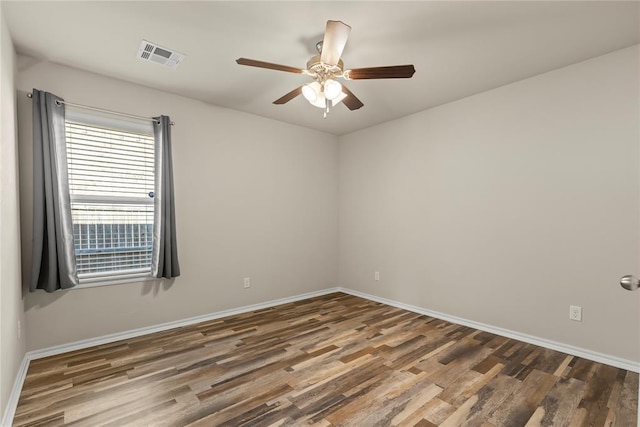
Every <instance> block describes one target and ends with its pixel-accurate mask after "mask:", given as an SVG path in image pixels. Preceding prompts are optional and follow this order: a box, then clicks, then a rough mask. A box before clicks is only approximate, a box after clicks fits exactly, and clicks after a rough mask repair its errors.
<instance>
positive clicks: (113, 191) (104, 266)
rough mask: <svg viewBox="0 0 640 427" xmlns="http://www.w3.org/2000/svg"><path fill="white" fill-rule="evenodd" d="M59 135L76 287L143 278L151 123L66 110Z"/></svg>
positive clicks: (149, 220) (150, 225) (147, 261)
mask: <svg viewBox="0 0 640 427" xmlns="http://www.w3.org/2000/svg"><path fill="white" fill-rule="evenodd" d="M65 135H66V147H67V168H68V180H69V194H70V200H71V220H72V224H73V237H74V250H75V258H76V268H77V272H78V279H79V281H80V283H90V282H96V281H104V280H111V279H120V278H129V277H137V276H149V275H150V274H151V263H152V252H153V230H154V196H155V194H154V187H155V163H154V159H155V143H154V136H153V127H152V124H151V122H150V123H148V124H147V123H131V122H128V121H125V120H120V119H113V118H111V117H104V116H99V115H94V114H87V113H84V112H75V111H73V110H71V109H67V115H66V119H65Z"/></svg>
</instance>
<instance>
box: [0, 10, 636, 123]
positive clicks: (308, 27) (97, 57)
mask: <svg viewBox="0 0 640 427" xmlns="http://www.w3.org/2000/svg"><path fill="white" fill-rule="evenodd" d="M2 7H3V11H4V13H3V14H4V15H5V18H6V21H7V23H8V25H9V29H10V31H11V34H12V37H13V40H14V43H15V45H16V50H17V51H18V53H21V54H25V55H30V56H33V57H36V58H39V59H43V60H48V61H52V62H56V63H60V64H65V65H69V66H72V67H77V68H81V69H84V70H88V71H93V72H96V73H100V74H104V75H107V76H112V77H116V78H119V79H123V80H127V81H130V82H134V83H138V84H142V85H145V86H150V87H154V88H158V89H161V90H164V91H168V92H172V93H177V94H181V95H184V96H188V97H191V98H195V99H199V100H202V101H204V102H207V103H210V104H214V105H218V106H222V107H227V108H232V109H235V110H240V111H245V112H248V113H253V114H258V115H260V116H264V117H270V118H273V119H276V120H282V121H285V122H289V123H294V124H297V125H300V126H305V127H309V128H313V129H318V130H321V131H325V132H330V133H333V134H337V135H341V134H345V133H348V132H352V131H355V130H358V129H362V128H365V127H368V126H372V125H375V124H378V123H382V122H385V121H388V120H392V119H395V118H398V117H401V116H405V115H408V114H412V113H415V112H418V111H421V110H424V109H427V108H430V107H434V106H436V105H440V104H444V103H447V102H451V101H454V100H457V99H460V98H464V97H466V96H469V95H472V94H475V93H479V92H483V91H486V90H489V89H492V88H495V87H498V86H502V85H505V84H508V83H511V82H514V81H517V80H521V79H523V78H526V77H530V76H533V75H536V74H540V73H543V72H546V71H549V70H553V69H556V68H559V67H563V66H566V65H569V64H573V63H576V62H579V61H582V60H585V59H588V58H592V57H595V56H598V55H602V54H604V53H607V52H611V51H614V50H617V49H621V48H624V47H627V46H631V45H634V44H637V43H640V3H639V2H635V1H632V2H614V1H586V2H580V1H568V2H556V1H535V2H522V1H505V2H493V1H487V2H485V1H470V2H462V1H446V2H445V1H442V2H436V1H425V2H416V1H412V2H398V1H389V2H362V1H357V2H338V1H330V2H304V1H300V2H271V1H258V2H244V1H229V2H220V1H193V2H192V1H159V2H155V1H138V2H133V1H126V2H125V1H102V2H100V1H70V2H60V1H44V2H36V1H2ZM328 19H332V20H341V21H343V22H345V23H347V24H349V25H351V27H352V31H351V36H350V38H349V41H348V43H347V46H346V48H345V50H344V53H343V55H342V59H343V60H344V62H345V68H359V67H370V66H382V65H403V64H414V65H415V68H416V74H415V75H414V77H413V78H412V79H394V80H359V81H351V82H348V83H347V85H348V87H349V88H350V89H351V91H352V92H354V93H355V95H356V96H357V97H358V98H360V100H362V102H364V107H363V108H361V109H360V110H357V111H349V110H348V109H347V108H346V107H344V106H342V105H340V106H337V107H336V108H335V109H333V110H332V111H331V113H330V114H329V116H328V117H327V118H326V119H323V118H322V110H321V109H318V108H316V107H312V106H311V105H309V104H308V103H307V102H306V101H305V100H304V98H303V97H301V96H300V97H298V98H296V99H294V100H293V101H291V102H289V103H288V104H286V105H274V104H272V102H273V101H274V100H275V99H277V98H279V97H280V96H282V95H284V94H285V93H287V92H289V91H290V90H292V89H294V88H296V87H297V86H300V85H301V84H303V83H305V82H307V81H309V79H310V78H309V77H306V76H303V75H296V74H291V73H284V72H279V71H272V70H266V69H258V68H253V67H245V66H240V65H237V64H236V63H235V59H237V58H239V57H247V58H252V59H258V60H263V61H268V62H275V63H278V64H284V65H290V66H294V67H300V68H304V67H305V64H306V61H307V60H308V59H309V58H310V57H311V56H312V55H314V54H315V44H316V42H317V41H319V40H321V39H322V34H323V32H324V27H325V24H326V21H327V20H328ZM142 39H147V40H149V41H151V42H155V43H158V44H159V45H162V46H165V47H168V48H171V49H175V50H177V51H179V52H183V53H186V54H187V58H186V60H185V61H184V62H183V63H182V65H181V66H180V67H179V68H178V69H177V70H175V71H174V70H170V69H166V68H163V67H161V66H158V65H156V64H153V63H149V62H143V61H141V60H139V59H137V58H136V53H137V50H138V46H139V45H140V41H141V40H142Z"/></svg>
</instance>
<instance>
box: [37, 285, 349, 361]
mask: <svg viewBox="0 0 640 427" xmlns="http://www.w3.org/2000/svg"><path fill="white" fill-rule="evenodd" d="M332 292H338V288H328V289H322V290H320V291H314V292H307V293H305V294H300V295H295V296H292V297H286V298H280V299H276V300H271V301H267V302H261V303H258V304H252V305H245V306H243V307H238V308H232V309H229V310H222V311H217V312H215V313H210V314H203V315H201V316H195V317H189V318H188V319H182V320H176V321H173V322H167V323H161V324H159V325H153V326H146V327H144V328H137V329H131V330H129V331H123V332H116V333H115V334H108V335H102V336H100V337H96V338H89V339H86V340H80V341H75V342H72V343H68V344H62V345H56V346H53V347H48V348H44V349H41V350H33V351H29V352H27V356H29V358H30V360H35V359H41V358H43V357H48V356H54V355H56V354H61V353H66V352H68V351H74V350H81V349H83V348H88V347H93V346H95V345H103V344H109V343H112V342H115V341H120V340H126V339H129V338H135V337H139V336H142V335H147V334H153V333H155V332H162V331H167V330H169V329H174V328H180V327H183V326H189V325H195V324H196V323H200V322H207V321H209V320H215V319H220V318H221V317H227V316H233V315H236V314H242V313H248V312H250V311H256V310H262V309H264V308H271V307H275V306H277V305H282V304H287V303H290V302H295V301H300V300H304V299H308V298H313V297H317V296H321V295H326V294H330V293H332Z"/></svg>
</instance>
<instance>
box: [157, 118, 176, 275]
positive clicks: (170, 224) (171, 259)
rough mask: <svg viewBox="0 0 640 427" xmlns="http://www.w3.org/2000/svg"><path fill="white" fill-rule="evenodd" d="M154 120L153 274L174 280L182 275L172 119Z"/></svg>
mask: <svg viewBox="0 0 640 427" xmlns="http://www.w3.org/2000/svg"><path fill="white" fill-rule="evenodd" d="M154 120H155V121H154V126H153V130H154V132H153V133H154V138H155V145H156V159H155V165H156V194H155V197H154V203H155V217H154V230H153V233H154V236H153V237H154V239H153V245H154V248H153V249H154V250H153V260H152V262H151V275H152V276H153V277H158V278H161V277H164V278H166V279H170V278H172V277H178V276H180V265H179V264H178V245H177V241H176V215H175V199H174V191H173V160H172V154H171V120H170V119H169V117H167V116H160V117H154Z"/></svg>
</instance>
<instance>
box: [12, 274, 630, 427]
mask: <svg viewBox="0 0 640 427" xmlns="http://www.w3.org/2000/svg"><path fill="white" fill-rule="evenodd" d="M333 292H344V293H346V294H349V295H354V296H357V297H360V298H364V299H368V300H371V301H376V302H379V303H382V304H387V305H390V306H392V307H397V308H401V309H404V310H408V311H412V312H414V313H418V314H423V315H425V316H430V317H435V318H438V319H442V320H446V321H448V322H451V323H456V324H459V325H463V326H468V327H471V328H475V329H479V330H481V331H486V332H490V333H492V334H496V335H500V336H503V337H507V338H513V339H516V340H519V341H523V342H526V343H529V344H534V345H538V346H540V347H545V348H549V349H552V350H556V351H560V352H562V353H566V354H570V355H572V356H578V357H582V358H584V359H588V360H593V361H595V362H599V363H604V364H607V365H611V366H615V367H617V368H621V369H626V370H628V371H632V372H640V363H637V362H633V361H631V360H626V359H622V358H618V357H615V356H611V355H608V354H603V353H598V352H595V351H591V350H587V349H583V348H579V347H574V346H570V345H567V344H562V343H559V342H555V341H551V340H547V339H544V338H539V337H535V336H533V335H528V334H523V333H520V332H515V331H512V330H509V329H504V328H500V327H497V326H492V325H487V324H484V323H479V322H475V321H473V320H468V319H464V318H461V317H456V316H451V315H448V314H444V313H439V312H437V311H432V310H428V309H425V308H421V307H416V306H414V305H410V304H405V303H401V302H398V301H394V300H390V299H387V298H382V297H378V296H375V295H371V294H367V293H365V292H360V291H356V290H352V289H348V288H342V287H334V288H327V289H323V290H320V291H314V292H308V293H305V294H300V295H295V296H292V297H286V298H280V299H277V300H272V301H267V302H263V303H258V304H252V305H246V306H243V307H239V308H234V309H230V310H223V311H218V312H215V313H211V314H205V315H202V316H196V317H190V318H188V319H182V320H177V321H174V322H168V323H162V324H160V325H154V326H147V327H144V328H138V329H132V330H129V331H123V332H118V333H114V334H109V335H103V336H100V337H96V338H90V339H86V340H80V341H75V342H72V343H68V344H62V345H57V346H53V347H48V348H44V349H41V350H33V351H29V352H27V353H26V354H25V356H24V358H23V360H22V364H21V365H20V369H19V370H18V373H17V375H16V379H15V382H14V386H13V389H12V390H11V394H10V396H9V401H8V402H7V407H6V409H5V413H4V416H3V418H2V424H1V425H2V426H3V427H4V426H7V427H8V426H11V423H12V421H13V417H14V415H15V412H16V407H17V405H18V399H19V397H20V392H21V390H22V385H23V384H24V379H25V377H26V375H27V369H28V367H29V363H30V362H31V361H32V360H35V359H41V358H43V357H48V356H54V355H57V354H61V353H66V352H69V351H74V350H81V349H84V348H88V347H93V346H96V345H102V344H108V343H112V342H115V341H120V340H124V339H129V338H134V337H139V336H142V335H147V334H152V333H154V332H162V331H166V330H169V329H173V328H179V327H182V326H189V325H194V324H196V323H200V322H206V321H209V320H214V319H219V318H221V317H227V316H233V315H236V314H242V313H248V312H250V311H256V310H261V309H264V308H271V307H275V306H278V305H282V304H287V303H290V302H295V301H300V300H304V299H307V298H313V297H317V296H321V295H326V294H330V293H333ZM639 417H640V414H639Z"/></svg>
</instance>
